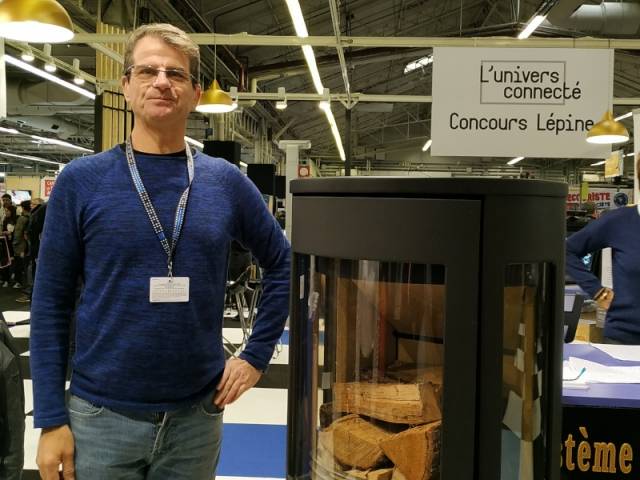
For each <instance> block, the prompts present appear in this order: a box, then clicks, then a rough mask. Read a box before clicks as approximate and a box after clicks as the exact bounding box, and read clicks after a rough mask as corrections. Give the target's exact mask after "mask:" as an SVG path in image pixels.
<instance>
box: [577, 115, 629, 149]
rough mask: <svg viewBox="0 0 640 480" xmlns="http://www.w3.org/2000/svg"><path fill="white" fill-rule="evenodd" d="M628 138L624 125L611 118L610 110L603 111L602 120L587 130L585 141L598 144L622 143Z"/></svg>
mask: <svg viewBox="0 0 640 480" xmlns="http://www.w3.org/2000/svg"><path fill="white" fill-rule="evenodd" d="M628 140H629V132H628V131H627V129H626V128H625V126H624V125H623V124H622V123H620V122H617V121H616V120H615V119H614V118H613V114H612V113H611V112H610V111H607V112H605V114H604V116H603V117H602V120H600V121H599V122H598V123H596V124H595V125H594V126H593V127H591V129H590V130H589V132H587V142H589V143H596V144H600V145H610V144H612V143H624V142H627V141H628Z"/></svg>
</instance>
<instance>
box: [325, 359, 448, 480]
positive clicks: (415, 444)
mask: <svg viewBox="0 0 640 480" xmlns="http://www.w3.org/2000/svg"><path fill="white" fill-rule="evenodd" d="M407 380H408V381H411V382H412V383H405V381H407ZM441 390H442V369H441V368H428V369H420V370H418V369H415V368H414V369H411V370H407V369H398V370H395V371H387V372H386V374H385V377H384V378H381V379H377V381H376V382H373V381H363V382H348V383H336V384H334V386H333V403H332V404H325V405H323V406H322V407H321V412H320V416H321V427H323V428H322V429H321V430H320V432H319V434H318V453H317V456H316V462H318V463H319V464H321V466H322V468H323V469H325V470H328V471H333V472H336V473H338V474H339V475H337V476H340V477H343V478H344V477H346V478H353V479H355V480H435V479H437V478H439V466H440V456H439V455H440V429H441V419H442V409H441V405H442V402H441Z"/></svg>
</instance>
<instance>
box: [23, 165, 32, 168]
mask: <svg viewBox="0 0 640 480" xmlns="http://www.w3.org/2000/svg"><path fill="white" fill-rule="evenodd" d="M20 166H21V167H22V168H33V167H32V166H31V165H20Z"/></svg>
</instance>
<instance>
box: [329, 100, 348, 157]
mask: <svg viewBox="0 0 640 480" xmlns="http://www.w3.org/2000/svg"><path fill="white" fill-rule="evenodd" d="M324 114H325V115H326V117H327V120H328V121H329V125H330V126H331V133H333V138H334V140H335V142H336V147H338V153H339V154H340V160H342V161H343V162H344V161H345V160H346V158H347V156H346V155H345V153H344V148H343V147H342V139H341V138H340V132H339V131H338V125H337V124H336V119H335V117H334V116H333V112H332V111H331V107H330V106H329V107H328V108H325V109H324Z"/></svg>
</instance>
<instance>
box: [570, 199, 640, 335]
mask: <svg viewBox="0 0 640 480" xmlns="http://www.w3.org/2000/svg"><path fill="white" fill-rule="evenodd" d="M606 247H611V249H612V257H613V291H614V293H615V296H614V298H613V303H612V304H611V307H610V308H609V311H608V312H607V319H606V324H605V328H604V334H605V336H606V337H609V338H612V339H614V340H618V341H620V342H624V343H630V344H640V215H639V214H638V209H637V207H636V206H635V205H634V206H631V207H623V208H619V209H616V210H613V211H611V212H608V213H606V214H605V215H604V216H602V217H601V218H599V219H598V220H596V221H594V222H590V223H589V224H587V226H586V227H584V228H583V229H582V230H580V231H578V232H576V233H574V234H573V235H571V236H570V237H569V238H568V239H567V273H568V274H569V275H570V276H571V277H572V278H573V279H574V280H575V281H576V282H577V283H578V285H580V287H582V289H583V290H584V291H586V292H587V293H588V294H589V295H591V296H594V295H595V294H596V293H597V292H598V290H600V289H601V288H602V284H601V283H600V280H599V279H598V277H596V276H595V275H593V274H592V273H590V272H589V271H588V270H587V269H586V268H585V266H584V264H583V263H582V260H581V258H582V257H583V256H585V255H586V254H588V253H592V252H596V251H598V250H600V249H602V248H606Z"/></svg>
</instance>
